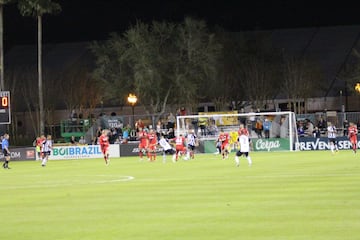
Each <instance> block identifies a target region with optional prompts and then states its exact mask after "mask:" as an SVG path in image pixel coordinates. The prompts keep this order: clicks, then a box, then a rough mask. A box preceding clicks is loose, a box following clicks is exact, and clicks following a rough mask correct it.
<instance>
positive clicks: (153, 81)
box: [92, 18, 221, 113]
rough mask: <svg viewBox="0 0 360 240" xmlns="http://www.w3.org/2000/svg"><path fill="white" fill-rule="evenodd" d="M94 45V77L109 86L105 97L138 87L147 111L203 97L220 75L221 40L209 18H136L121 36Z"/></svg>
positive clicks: (109, 97)
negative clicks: (178, 20) (146, 20)
mask: <svg viewBox="0 0 360 240" xmlns="http://www.w3.org/2000/svg"><path fill="white" fill-rule="evenodd" d="M92 50H93V52H94V53H95V55H96V59H97V67H96V69H95V71H94V76H95V77H96V78H97V79H98V80H100V81H101V82H102V83H104V84H105V85H106V89H108V90H109V91H106V92H107V95H105V96H104V97H106V98H107V99H116V98H118V99H124V96H126V95H127V94H128V93H129V92H135V93H136V94H137V95H138V97H139V100H140V103H142V104H143V105H144V106H145V107H148V108H147V109H148V111H149V112H151V113H163V112H164V111H165V109H166V105H167V104H184V105H185V104H188V103H189V102H194V101H195V102H196V101H198V100H199V99H201V97H203V96H204V91H202V90H204V89H205V88H206V86H207V84H208V83H209V82H210V81H212V80H213V79H214V77H215V76H216V71H217V66H216V64H217V61H218V57H219V54H220V50H221V45H220V44H219V43H218V42H217V41H216V39H215V37H214V35H213V34H210V33H209V32H208V30H207V27H206V24H205V22H203V21H198V20H194V19H191V18H186V19H185V20H184V22H183V23H181V24H175V23H169V22H156V21H154V22H152V23H151V24H145V23H142V22H137V23H136V24H135V25H134V26H132V27H130V28H129V29H128V30H127V31H126V32H125V33H124V34H123V35H118V34H112V35H111V36H110V39H109V40H107V41H106V42H104V43H98V42H96V43H94V44H93V45H92ZM121 96H123V97H121ZM120 101H121V100H120Z"/></svg>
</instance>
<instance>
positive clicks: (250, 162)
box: [244, 152, 252, 166]
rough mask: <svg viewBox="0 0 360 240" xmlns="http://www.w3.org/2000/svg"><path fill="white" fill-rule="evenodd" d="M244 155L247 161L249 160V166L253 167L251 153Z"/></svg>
mask: <svg viewBox="0 0 360 240" xmlns="http://www.w3.org/2000/svg"><path fill="white" fill-rule="evenodd" d="M244 155H245V157H246V159H247V160H248V164H249V166H251V165H252V161H251V157H250V155H249V152H246V153H244Z"/></svg>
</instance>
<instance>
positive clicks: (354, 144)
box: [351, 138, 357, 153]
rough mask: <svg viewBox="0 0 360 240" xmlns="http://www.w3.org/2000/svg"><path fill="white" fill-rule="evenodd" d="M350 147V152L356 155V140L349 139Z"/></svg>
mask: <svg viewBox="0 0 360 240" xmlns="http://www.w3.org/2000/svg"><path fill="white" fill-rule="evenodd" d="M351 145H352V150H353V151H354V153H356V149H357V139H356V138H351Z"/></svg>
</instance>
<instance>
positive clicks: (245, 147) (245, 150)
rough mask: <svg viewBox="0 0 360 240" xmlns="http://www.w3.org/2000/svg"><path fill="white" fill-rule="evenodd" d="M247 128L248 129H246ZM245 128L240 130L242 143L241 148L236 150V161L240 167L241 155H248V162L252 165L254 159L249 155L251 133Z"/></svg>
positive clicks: (240, 142)
mask: <svg viewBox="0 0 360 240" xmlns="http://www.w3.org/2000/svg"><path fill="white" fill-rule="evenodd" d="M245 130H246V129H245ZM245 130H241V129H240V130H239V138H238V141H239V145H240V150H239V151H237V152H236V155H235V163H236V166H237V167H239V165H240V160H239V157H241V156H242V155H244V157H246V159H247V160H248V164H249V166H251V164H252V161H251V157H250V155H249V152H250V141H249V135H248V133H247V131H245Z"/></svg>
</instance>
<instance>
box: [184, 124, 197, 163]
mask: <svg viewBox="0 0 360 240" xmlns="http://www.w3.org/2000/svg"><path fill="white" fill-rule="evenodd" d="M196 143H197V137H196V135H195V133H194V130H189V133H188V134H187V136H186V145H187V152H186V160H188V159H190V158H191V159H194V156H195V154H194V150H195V146H196Z"/></svg>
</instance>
